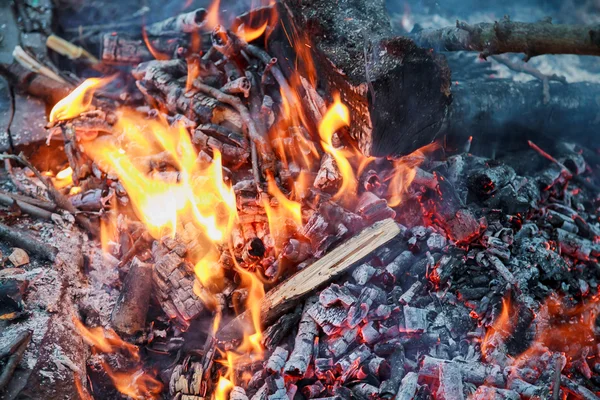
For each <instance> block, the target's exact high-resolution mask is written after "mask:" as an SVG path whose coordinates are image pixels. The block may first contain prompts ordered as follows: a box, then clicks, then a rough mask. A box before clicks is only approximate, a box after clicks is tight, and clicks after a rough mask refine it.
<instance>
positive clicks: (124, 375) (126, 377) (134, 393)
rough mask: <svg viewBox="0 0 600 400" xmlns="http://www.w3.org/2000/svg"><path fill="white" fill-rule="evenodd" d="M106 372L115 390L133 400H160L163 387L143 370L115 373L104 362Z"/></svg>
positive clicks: (103, 366)
mask: <svg viewBox="0 0 600 400" xmlns="http://www.w3.org/2000/svg"><path fill="white" fill-rule="evenodd" d="M101 364H102V368H103V369H104V372H106V374H107V375H108V376H109V377H110V379H111V380H112V382H113V384H114V385H115V388H116V389H117V390H118V391H119V392H120V393H122V394H124V395H125V396H129V397H130V398H132V399H140V400H141V399H159V398H160V397H161V396H160V394H161V392H162V388H163V385H162V384H161V383H160V382H159V381H158V380H156V378H154V377H153V376H151V375H149V374H148V373H146V372H145V371H144V370H143V369H141V368H140V369H135V370H133V371H127V372H116V371H113V370H112V369H111V368H110V367H109V366H108V364H107V363H105V362H102V363H101Z"/></svg>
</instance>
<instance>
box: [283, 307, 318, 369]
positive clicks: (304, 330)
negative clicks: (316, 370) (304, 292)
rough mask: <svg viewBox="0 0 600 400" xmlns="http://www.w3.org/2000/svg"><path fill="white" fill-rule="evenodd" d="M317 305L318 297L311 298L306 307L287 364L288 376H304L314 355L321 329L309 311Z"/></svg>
mask: <svg viewBox="0 0 600 400" xmlns="http://www.w3.org/2000/svg"><path fill="white" fill-rule="evenodd" d="M315 304H318V303H317V298H316V297H311V298H310V299H308V300H307V301H306V304H305V305H304V311H303V312H302V317H301V319H300V324H299V326H298V334H297V335H296V340H295V343H294V350H293V351H292V354H291V355H290V358H289V359H288V361H287V362H286V364H285V367H284V371H285V373H287V374H288V375H293V376H303V375H304V374H305V373H306V370H307V368H308V363H309V362H310V360H311V358H312V355H313V346H314V340H315V337H316V336H317V335H318V334H319V329H318V327H317V324H316V323H315V320H314V319H313V318H312V317H311V316H310V315H309V314H308V310H309V309H310V308H311V307H312V306H313V305H315Z"/></svg>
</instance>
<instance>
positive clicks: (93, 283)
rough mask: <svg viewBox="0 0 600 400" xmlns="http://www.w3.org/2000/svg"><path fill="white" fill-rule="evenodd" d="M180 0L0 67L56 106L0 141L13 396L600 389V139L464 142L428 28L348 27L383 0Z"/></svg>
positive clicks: (571, 393) (371, 18) (320, 395)
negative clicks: (4, 145)
mask: <svg viewBox="0 0 600 400" xmlns="http://www.w3.org/2000/svg"><path fill="white" fill-rule="evenodd" d="M191 3H192V2H190V4H191ZM363 5H364V4H363ZM18 7H20V6H17V8H18ZM185 7H186V8H185V9H184V11H182V12H180V13H179V14H177V15H175V16H173V17H169V18H167V19H164V20H162V21H158V22H152V23H146V21H145V18H142V20H143V23H142V25H141V29H140V30H139V31H136V32H133V33H132V32H127V31H120V30H119V29H116V28H117V27H118V26H119V25H118V24H117V25H115V29H116V30H112V31H110V32H104V31H102V32H100V31H101V30H102V29H103V28H95V29H98V30H99V33H98V37H97V39H98V38H99V40H97V41H95V42H94V43H95V45H94V46H96V47H94V46H92V45H90V47H86V43H87V42H86V40H87V39H86V36H85V34H82V31H81V29H82V28H80V32H79V33H80V39H79V44H75V43H74V42H71V41H67V40H65V39H63V38H61V37H58V36H56V35H51V36H50V37H48V40H47V41H46V46H48V48H49V49H51V50H53V51H54V52H56V53H57V54H60V55H61V56H63V57H68V58H69V59H70V60H69V61H68V63H69V65H77V66H78V71H79V72H80V76H88V78H87V79H83V78H79V77H75V76H74V75H73V74H70V75H68V76H66V74H64V73H59V72H60V70H59V69H57V68H48V66H47V65H46V64H44V61H43V60H42V59H36V57H33V56H32V55H31V54H29V53H28V52H26V51H25V50H23V49H22V48H21V47H17V48H15V50H14V57H15V60H16V61H15V63H14V64H12V65H11V66H9V67H6V68H5V67H3V68H2V69H1V71H3V73H4V74H5V75H6V76H7V77H8V78H9V79H10V80H11V81H12V82H16V84H18V85H19V86H18V87H19V88H20V90H26V91H28V92H30V93H32V94H34V95H35V96H38V97H42V98H43V99H45V100H46V101H47V102H48V104H50V105H51V107H49V108H48V110H47V111H48V112H47V114H45V115H47V120H46V124H45V126H44V129H43V138H41V139H43V141H44V143H43V144H39V143H38V144H37V145H34V148H35V150H34V151H32V150H31V147H30V148H27V147H26V146H21V147H23V152H17V151H14V150H16V149H17V148H19V149H20V147H19V146H20V145H19V144H18V143H17V142H16V141H15V140H14V139H11V140H12V141H11V146H12V150H13V151H12V152H11V153H10V154H9V153H5V154H3V155H0V158H2V159H3V161H4V165H5V171H6V172H5V174H4V178H3V179H4V182H7V185H6V191H0V203H1V204H3V205H5V206H6V207H7V211H2V217H3V221H4V222H6V224H0V238H1V239H2V244H3V245H8V247H6V246H5V247H2V248H1V249H2V251H6V252H7V253H6V255H7V257H2V263H3V268H2V269H0V288H1V290H0V300H1V301H0V304H2V307H3V308H2V314H1V316H2V318H1V320H2V323H3V325H2V326H3V331H4V333H3V334H0V344H1V345H2V346H0V347H1V349H0V354H1V356H0V360H4V363H3V365H2V373H1V375H0V390H3V391H4V393H5V394H6V396H7V397H6V398H20V397H19V396H21V395H25V396H26V397H31V398H40V397H43V396H44V395H42V393H44V392H45V391H47V393H51V394H50V397H49V398H80V399H103V398H111V399H112V398H115V399H116V398H131V399H159V398H172V399H181V400H194V399H204V398H211V399H216V400H249V399H251V400H267V399H268V400H288V399H289V400H291V399H351V398H357V399H360V400H373V399H396V400H410V399H438V400H443V399H446V400H455V399H467V398H468V399H473V400H477V399H481V400H483V399H549V398H552V399H597V398H598V394H599V393H600V380H599V375H598V372H600V369H599V368H600V359H599V358H597V357H599V356H600V347H599V342H598V340H597V332H598V327H597V316H598V315H597V314H598V311H599V310H600V303H599V297H598V296H599V292H598V276H599V272H600V270H599V267H598V257H600V242H599V238H600V222H599V220H598V215H599V212H600V211H599V206H600V203H599V199H600V197H599V194H600V191H599V189H598V186H597V184H599V183H598V182H597V181H598V179H597V172H598V167H599V165H600V157H598V154H597V152H596V151H594V150H592V149H590V148H589V147H586V146H585V145H584V144H581V143H580V142H577V141H576V140H562V139H561V138H557V139H555V140H552V141H548V140H541V141H538V140H537V139H538V138H539V137H535V136H531V137H527V139H531V140H529V141H528V142H525V144H524V145H523V146H521V147H520V148H519V149H518V150H515V152H513V153H511V154H508V155H505V156H504V157H497V158H496V157H493V158H486V157H481V156H478V155H476V154H474V153H471V147H472V144H477V141H478V140H479V139H478V136H477V133H476V132H467V133H468V134H469V135H467V136H466V137H462V136H461V137H460V138H458V139H460V141H459V140H458V139H457V137H456V135H454V136H452V137H451V139H453V140H454V142H452V140H450V141H447V140H446V138H445V137H444V130H445V129H446V130H449V129H451V128H448V126H447V123H448V122H447V121H448V120H449V119H451V118H452V116H451V115H452V112H454V113H455V112H456V111H455V110H454V111H451V112H448V107H449V103H450V99H451V97H450V93H451V90H452V86H453V85H451V83H450V79H449V69H448V65H447V64H446V62H445V61H444V59H443V57H441V56H439V55H437V54H435V53H434V52H433V51H432V50H431V49H430V47H436V46H434V45H431V43H430V41H432V40H434V37H435V35H434V34H435V32H433V33H432V32H427V31H426V32H417V33H416V35H417V36H415V38H414V39H415V41H416V42H417V43H420V41H421V40H425V39H426V40H427V41H428V42H427V43H428V45H427V46H425V47H418V46H416V45H415V44H414V43H413V41H412V40H411V39H409V38H406V37H392V38H385V37H384V36H383V35H380V36H377V40H376V41H373V42H369V43H368V44H364V45H363V44H361V46H363V47H357V46H356V44H357V43H359V42H360V40H362V39H360V38H358V39H357V38H356V37H354V36H352V35H349V36H348V37H347V38H346V37H345V35H346V34H347V33H348V32H350V30H351V29H353V27H356V26H357V25H364V27H366V28H365V29H370V30H371V32H373V34H374V32H378V33H383V32H384V30H383V28H381V26H380V24H381V23H382V21H379V20H378V18H377V15H379V14H378V13H380V12H384V11H382V10H383V8H381V9H379V8H377V7H376V6H373V8H372V9H369V15H365V14H364V13H362V12H361V11H360V7H358V8H352V7H353V6H351V5H340V6H339V10H338V9H337V8H334V9H333V10H332V9H331V7H330V6H329V5H324V4H322V3H321V2H319V1H317V2H316V5H313V6H305V5H301V4H297V3H296V2H294V1H283V2H275V1H271V2H264V3H262V4H259V5H255V6H253V7H252V8H251V9H250V10H249V11H247V12H245V13H242V14H240V15H231V13H230V12H227V11H225V10H224V7H222V6H221V5H220V3H219V0H215V2H213V3H212V4H211V5H210V7H208V8H206V9H204V8H198V9H195V10H194V9H191V8H190V7H189V5H186V6H185ZM319 7H320V8H319ZM340 10H341V11H340ZM338 11H340V15H342V14H343V15H345V17H344V16H338V17H336V18H339V19H341V20H343V21H341V22H338V21H337V20H335V21H330V22H331V24H330V25H328V26H326V27H323V26H319V27H316V28H315V26H316V25H315V21H316V20H319V21H321V23H323V21H328V18H329V17H331V15H333V14H336V13H337V12H338ZM315 13H316V17H315ZM332 13H333V14H332ZM401 20H402V21H404V20H405V18H402V19H401ZM411 20H412V17H411ZM511 23H512V22H511V21H510V20H504V21H502V22H501V23H499V25H498V26H501V28H502V29H504V27H505V26H507V25H509V24H511ZM411 24H412V23H411ZM514 24H522V23H514ZM324 25H327V24H324ZM458 25H459V26H458V28H456V29H457V30H462V31H465V32H469V34H470V35H471V36H469V38H468V39H469V40H475V39H476V38H475V36H473V35H475V34H476V32H479V33H480V34H481V32H483V29H487V28H486V27H485V26H483V25H482V27H479V28H474V27H472V26H469V25H467V24H464V23H459V24H458ZM522 25H523V26H525V27H524V28H523V27H522V26H521V25H519V27H521V28H522V29H532V30H533V29H534V28H535V27H536V26H537V25H535V24H531V25H532V26H533V28H532V27H529V26H528V25H527V24H522ZM511 26H512V25H511ZM571 28H572V29H573V30H575V29H574V28H573V27H571ZM90 29H91V28H90ZM110 29H113V28H110ZM476 29H479V31H477V30H476ZM565 29H566V28H565ZM498 30H501V29H500V28H498ZM90 32H94V31H93V30H90ZM314 32H320V35H316V34H315V35H313V34H312V33H314ZM474 32H475V33H474ZM535 32H537V31H535ZM577 32H579V31H577ZM590 32H592V31H590ZM590 34H591V33H590ZM82 35H83V37H81V36H82ZM419 35H420V36H419ZM88 37H91V34H90V35H88ZM374 37H375V36H374ZM499 37H500V35H499ZM423 38H425V39H423ZM443 39H444V40H447V41H448V40H450V39H449V38H448V37H445V36H444V37H443ZM497 40H498V43H496V44H495V47H493V46H492V47H489V46H491V45H489V44H487V45H485V46H484V45H482V44H481V43H479V44H478V45H477V46H473V48H472V49H477V50H479V51H482V52H483V55H484V56H488V55H490V56H491V55H494V54H496V53H495V52H497V53H502V52H505V51H507V50H505V49H504V48H505V47H507V46H508V44H506V43H504V42H502V40H505V39H504V38H499V39H497ZM345 41H346V42H347V43H348V46H347V47H348V50H343V49H342V48H339V47H335V46H339V45H340V43H343V42H345ZM507 42H508V39H507ZM461 43H462V42H461ZM334 44H335V46H334ZM98 46H99V47H98ZM482 46H483V47H485V48H480V47H482ZM486 46H488V47H486ZM503 46H504V47H503ZM510 46H512V47H510ZM510 46H508V47H510V50H511V51H516V49H515V46H517V45H515V44H512V42H511V45H510ZM539 46H540V47H539V48H540V49H542V48H543V49H548V47H543V46H542V45H539ZM561 46H562V44H561ZM572 46H573V49H574V50H573V53H576V54H595V53H594V50H591V49H589V47H585V46H587V45H583V44H581V43H577V42H576V43H574V44H573V45H572ZM577 46H579V47H577ZM560 49H561V51H557V52H566V51H565V50H564V49H563V47H560ZM459 50H463V49H462V48H461V49H459ZM526 50H530V49H528V48H527V49H524V50H523V51H524V52H525V51H526ZM584 50H585V51H584ZM545 51H546V52H552V51H551V50H545ZM342 52H346V53H344V54H340V53H342ZM488 53H489V54H488ZM98 54H99V56H98V58H96V55H98ZM528 54H529V53H528ZM363 55H364V59H363V58H362V56H363ZM532 55H535V54H532ZM358 56H360V57H359V58H360V60H359V59H358V58H357V57H358ZM63 61H64V60H63ZM23 65H27V66H28V67H27V68H29V70H33V71H35V75H31V73H32V72H31V71H28V70H26V69H25V67H23ZM358 66H361V67H364V68H358ZM46 70H47V71H46ZM538 72H539V71H538ZM427 74H429V75H430V76H429V77H428V78H427V80H424V79H423V78H424V77H425V76H428V75H427ZM540 74H541V73H540ZM90 76H91V77H90ZM540 79H541V78H540ZM553 80H559V81H561V82H562V80H560V79H553ZM61 82H62V83H61ZM397 82H401V83H397ZM565 82H566V81H565ZM396 84H399V85H401V88H402V90H401V91H400V92H401V93H400V92H398V93H396V92H395V91H394V89H393V87H394V85H396ZM456 85H459V84H458V82H456ZM555 89H556V86H554V84H553V85H552V86H550V83H549V80H545V81H544V89H543V96H542V92H540V104H542V103H543V104H545V105H546V106H547V107H557V106H556V104H554V103H552V101H553V100H552V99H551V96H550V94H551V93H552V92H551V90H555ZM542 98H543V100H542ZM540 107H544V106H540ZM555 109H556V108H555ZM557 113H558V114H559V115H562V114H560V113H561V110H560V109H559V110H558V111H557ZM42 114H43V113H42ZM456 115H459V116H461V118H463V117H464V114H456ZM565 115H566V114H565ZM10 133H11V134H12V132H10ZM471 135H473V136H471ZM39 140H40V138H37V139H34V140H32V141H31V143H34V142H36V141H39ZM31 143H28V144H31ZM457 143H458V144H457ZM40 149H46V150H43V151H42V150H40ZM43 152H47V153H43ZM38 153H40V154H42V153H43V154H44V155H40V154H38Z"/></svg>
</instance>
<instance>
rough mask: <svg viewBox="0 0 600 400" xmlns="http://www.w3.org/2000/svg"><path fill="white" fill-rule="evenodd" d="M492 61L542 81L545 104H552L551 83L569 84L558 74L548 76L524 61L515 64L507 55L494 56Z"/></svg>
mask: <svg viewBox="0 0 600 400" xmlns="http://www.w3.org/2000/svg"><path fill="white" fill-rule="evenodd" d="M492 59H493V60H494V61H496V62H498V63H500V64H503V65H505V66H506V67H507V68H509V69H511V70H513V71H515V72H522V73H524V74H528V75H531V76H533V77H534V78H537V79H539V80H540V81H542V87H543V94H544V104H548V102H550V81H556V82H560V83H562V84H566V83H567V80H566V79H565V77H564V76H559V75H556V74H552V75H546V74H544V73H542V71H540V70H539V69H537V68H535V67H534V66H532V65H531V64H528V63H526V62H523V61H521V62H520V63H519V62H514V61H513V60H511V59H510V58H509V57H508V56H507V55H505V54H501V55H495V56H492Z"/></svg>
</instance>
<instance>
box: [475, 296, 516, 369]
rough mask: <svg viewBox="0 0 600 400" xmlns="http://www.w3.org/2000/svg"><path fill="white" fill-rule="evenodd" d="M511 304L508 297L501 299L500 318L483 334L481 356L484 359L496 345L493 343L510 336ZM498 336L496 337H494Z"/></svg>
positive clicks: (511, 326) (511, 324) (511, 325)
mask: <svg viewBox="0 0 600 400" xmlns="http://www.w3.org/2000/svg"><path fill="white" fill-rule="evenodd" d="M511 308H512V306H511V302H510V298H509V297H505V298H503V299H502V311H501V312H500V316H498V318H497V319H496V321H494V323H493V324H492V326H490V327H489V329H488V330H487V332H486V333H485V338H484V339H483V342H482V343H481V354H483V356H484V357H486V356H487V354H488V353H489V352H490V351H491V348H492V347H493V346H495V345H496V343H495V341H496V340H498V339H500V340H502V341H504V340H505V339H506V338H508V337H509V336H510V334H511V333H512V330H513V328H514V327H513V323H512V320H511V318H510V312H511ZM496 335H498V336H496Z"/></svg>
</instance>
